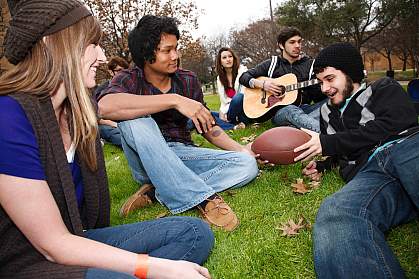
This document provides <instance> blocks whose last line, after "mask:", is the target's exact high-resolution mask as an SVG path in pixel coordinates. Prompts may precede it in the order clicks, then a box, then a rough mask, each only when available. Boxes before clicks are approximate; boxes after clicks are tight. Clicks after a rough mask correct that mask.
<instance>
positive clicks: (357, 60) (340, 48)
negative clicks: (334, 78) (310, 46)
mask: <svg viewBox="0 0 419 279" xmlns="http://www.w3.org/2000/svg"><path fill="white" fill-rule="evenodd" d="M326 67H333V68H336V69H338V70H341V71H342V72H344V73H345V74H347V75H348V76H349V77H350V78H351V79H352V81H353V82H356V83H359V82H361V81H362V80H363V79H364V63H363V62H362V57H361V54H360V53H359V51H358V50H357V49H356V48H355V47H354V46H353V45H351V44H350V43H336V44H332V45H330V46H328V47H326V48H324V49H322V50H321V51H320V53H319V55H318V56H317V58H316V60H315V61H314V65H313V68H314V72H316V73H318V72H319V71H320V70H321V69H324V68H326Z"/></svg>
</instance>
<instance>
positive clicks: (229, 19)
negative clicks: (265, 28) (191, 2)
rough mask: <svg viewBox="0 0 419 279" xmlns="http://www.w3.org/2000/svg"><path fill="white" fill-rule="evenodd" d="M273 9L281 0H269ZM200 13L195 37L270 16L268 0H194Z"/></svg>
mask: <svg viewBox="0 0 419 279" xmlns="http://www.w3.org/2000/svg"><path fill="white" fill-rule="evenodd" d="M271 2H272V9H275V8H276V7H277V6H278V5H279V3H280V2H283V0H271ZM195 3H196V5H197V7H198V10H202V14H201V15H200V16H199V18H198V23H199V28H198V31H197V33H196V34H194V35H197V37H200V36H202V35H205V36H206V37H214V36H217V35H218V34H221V33H228V32H229V31H230V29H232V28H233V29H236V28H240V27H241V28H243V27H245V26H246V25H247V24H249V23H250V22H253V21H256V20H258V19H262V18H269V17H270V9H269V0H195Z"/></svg>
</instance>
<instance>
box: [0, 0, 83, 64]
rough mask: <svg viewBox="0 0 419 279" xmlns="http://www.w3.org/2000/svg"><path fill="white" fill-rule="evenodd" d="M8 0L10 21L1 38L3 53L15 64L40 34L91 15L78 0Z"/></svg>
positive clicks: (66, 25) (45, 34) (45, 33)
mask: <svg viewBox="0 0 419 279" xmlns="http://www.w3.org/2000/svg"><path fill="white" fill-rule="evenodd" d="M8 2H9V7H10V13H11V15H12V20H11V21H10V26H9V28H8V29H7V33H6V37H5V40H4V47H5V52H4V55H5V56H6V58H7V59H8V60H9V62H10V63H12V64H15V65H16V64H18V63H19V62H20V61H22V60H23V59H24V58H25V57H26V55H27V54H28V53H29V51H30V50H31V49H32V47H33V46H34V45H35V44H36V42H38V41H39V40H40V39H41V38H42V37H43V36H47V35H51V34H53V33H55V32H58V31H60V30H62V29H64V28H67V27H69V26H71V25H73V24H75V23H77V22H78V21H80V20H81V19H83V18H85V17H87V16H89V15H91V13H90V11H89V10H88V9H87V8H86V7H85V6H84V4H82V3H81V2H79V1H78V0H20V1H10V0H9V1H8Z"/></svg>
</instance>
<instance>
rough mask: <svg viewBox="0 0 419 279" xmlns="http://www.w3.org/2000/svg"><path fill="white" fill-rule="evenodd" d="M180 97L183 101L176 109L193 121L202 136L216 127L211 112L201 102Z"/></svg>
mask: <svg viewBox="0 0 419 279" xmlns="http://www.w3.org/2000/svg"><path fill="white" fill-rule="evenodd" d="M180 97H181V99H180V101H179V102H178V103H177V104H176V106H175V108H176V109H177V110H178V111H179V112H180V113H181V114H183V115H184V116H186V117H188V118H190V119H191V120H192V121H193V123H194V125H195V127H196V130H197V131H198V133H200V134H202V133H206V132H208V131H210V130H211V129H212V126H214V125H215V120H214V117H212V115H211V112H210V111H209V110H208V109H206V108H205V107H204V105H203V104H201V103H200V102H197V101H195V100H192V99H189V98H186V97H183V96H180Z"/></svg>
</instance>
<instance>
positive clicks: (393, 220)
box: [313, 143, 419, 278]
mask: <svg viewBox="0 0 419 279" xmlns="http://www.w3.org/2000/svg"><path fill="white" fill-rule="evenodd" d="M417 144H418V143H416V148H415V149H416V151H415V152H413V153H416V155H415V156H414V158H416V159H414V160H413V159H412V157H410V162H411V164H410V166H408V165H406V164H405V165H404V166H402V168H403V167H406V168H408V169H406V171H407V172H409V171H410V172H413V173H414V174H413V175H416V178H414V181H415V184H416V186H415V187H416V189H417V187H418V186H417V185H418V178H417V172H414V170H415V169H416V171H417V165H418V163H419V161H418V158H419V157H418V153H419V152H418V151H417ZM395 146H397V145H395ZM391 150H395V149H394V146H393V147H392V148H387V149H384V150H382V151H381V152H379V153H378V154H377V155H376V156H375V157H374V158H372V159H371V161H370V162H368V163H367V165H366V166H365V167H364V168H363V169H362V170H361V171H360V172H359V173H358V174H357V175H356V176H355V177H354V178H353V179H352V180H351V181H350V182H349V183H348V184H347V185H345V186H344V187H343V188H342V189H341V190H340V191H338V192H337V193H335V194H333V195H332V196H330V197H328V198H327V199H326V200H325V201H324V202H323V203H322V205H321V207H320V209H319V211H318V213H317V217H316V223H315V225H314V235H313V239H314V264H315V270H316V274H317V277H318V278H404V273H403V270H402V269H401V267H400V264H399V262H398V261H397V259H396V257H395V256H394V254H393V252H392V251H391V249H390V247H389V246H388V244H387V243H386V240H385V235H384V233H385V232H386V231H388V230H389V229H390V228H391V227H392V226H395V225H398V224H401V223H405V222H408V221H410V220H412V219H413V218H414V217H415V216H417V209H416V208H415V206H414V204H413V203H412V200H411V199H410V197H409V195H408V193H407V192H406V191H405V189H404V185H403V184H404V182H403V178H401V177H400V179H399V177H398V176H397V175H395V174H396V173H395V172H394V170H395V169H396V168H395V166H394V164H395V163H396V161H398V162H397V163H400V162H399V160H398V159H396V158H397V155H400V154H396V153H397V152H393V153H389V152H391ZM407 152H409V151H407ZM394 155H396V156H394ZM401 156H402V155H401ZM413 165H414V166H415V167H414V169H412V168H411V167H412V166H413ZM409 167H410V168H409ZM410 177H412V175H410ZM416 193H417V190H416Z"/></svg>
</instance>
